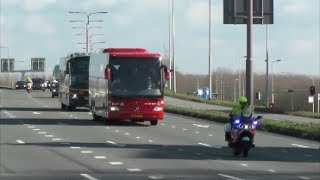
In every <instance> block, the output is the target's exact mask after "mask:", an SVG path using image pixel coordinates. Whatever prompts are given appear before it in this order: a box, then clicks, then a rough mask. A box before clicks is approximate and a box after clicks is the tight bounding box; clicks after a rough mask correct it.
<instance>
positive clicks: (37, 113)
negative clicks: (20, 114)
mask: <svg viewBox="0 0 320 180" xmlns="http://www.w3.org/2000/svg"><path fill="white" fill-rule="evenodd" d="M32 114H36V115H40V114H42V113H39V112H33V113H32Z"/></svg>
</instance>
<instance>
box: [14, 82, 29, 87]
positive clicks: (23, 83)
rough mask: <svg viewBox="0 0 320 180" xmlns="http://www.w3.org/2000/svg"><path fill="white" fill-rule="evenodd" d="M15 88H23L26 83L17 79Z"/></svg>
mask: <svg viewBox="0 0 320 180" xmlns="http://www.w3.org/2000/svg"><path fill="white" fill-rule="evenodd" d="M15 87H16V89H25V88H26V87H27V83H26V82H25V81H17V82H16V86H15Z"/></svg>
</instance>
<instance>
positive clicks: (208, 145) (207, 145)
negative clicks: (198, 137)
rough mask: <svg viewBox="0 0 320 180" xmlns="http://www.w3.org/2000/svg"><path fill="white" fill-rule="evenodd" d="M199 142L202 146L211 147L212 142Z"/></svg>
mask: <svg viewBox="0 0 320 180" xmlns="http://www.w3.org/2000/svg"><path fill="white" fill-rule="evenodd" d="M198 144H199V145H201V146H206V147H211V145H210V144H205V143H198Z"/></svg>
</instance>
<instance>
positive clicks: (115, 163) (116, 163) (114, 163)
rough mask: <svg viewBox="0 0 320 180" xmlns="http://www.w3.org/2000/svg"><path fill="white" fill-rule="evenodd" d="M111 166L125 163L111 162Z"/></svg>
mask: <svg viewBox="0 0 320 180" xmlns="http://www.w3.org/2000/svg"><path fill="white" fill-rule="evenodd" d="M109 164H111V165H122V164H123V163H122V162H109Z"/></svg>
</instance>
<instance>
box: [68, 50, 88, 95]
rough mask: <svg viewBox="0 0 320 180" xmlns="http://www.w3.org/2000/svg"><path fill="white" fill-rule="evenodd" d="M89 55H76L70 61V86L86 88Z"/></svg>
mask: <svg viewBox="0 0 320 180" xmlns="http://www.w3.org/2000/svg"><path fill="white" fill-rule="evenodd" d="M88 86H89V57H88V56H83V57H76V58H73V59H72V60H71V62H70V87H71V88H83V89H88Z"/></svg>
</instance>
